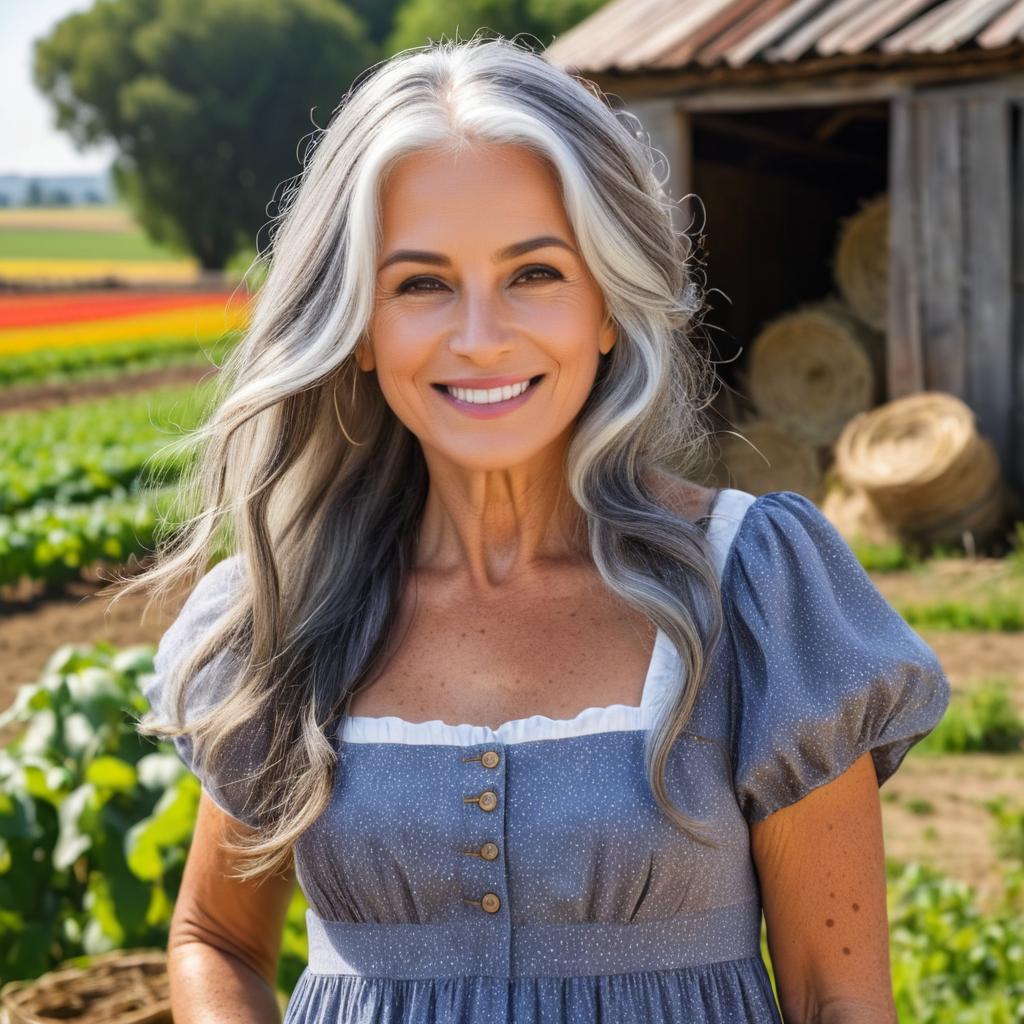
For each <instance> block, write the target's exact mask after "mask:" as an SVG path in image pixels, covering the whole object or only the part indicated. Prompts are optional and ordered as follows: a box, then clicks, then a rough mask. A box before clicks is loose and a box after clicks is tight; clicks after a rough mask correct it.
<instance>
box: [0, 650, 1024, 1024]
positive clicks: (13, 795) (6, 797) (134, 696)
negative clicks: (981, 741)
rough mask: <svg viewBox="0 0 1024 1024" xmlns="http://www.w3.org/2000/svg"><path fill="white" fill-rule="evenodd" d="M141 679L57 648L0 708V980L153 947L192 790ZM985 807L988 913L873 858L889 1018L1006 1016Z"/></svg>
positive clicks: (114, 662) (135, 667) (297, 964)
mask: <svg viewBox="0 0 1024 1024" xmlns="http://www.w3.org/2000/svg"><path fill="white" fill-rule="evenodd" d="M152 671H153V648H152V646H151V645H139V646H134V647H129V648H124V649H120V650H119V649H117V648H115V647H112V646H111V645H109V644H106V643H98V644H95V645H93V646H75V645H66V646H64V647H61V648H60V649H58V650H57V651H55V652H54V654H53V655H52V657H51V658H50V659H49V661H48V663H47V665H46V666H45V668H44V670H43V672H42V674H41V676H40V678H39V679H38V680H37V681H35V682H33V683H27V684H25V685H23V686H22V687H20V688H19V690H18V693H17V696H16V699H15V701H14V703H13V704H12V705H11V707H10V708H9V709H8V710H7V711H6V712H4V713H3V714H2V715H0V728H3V729H6V728H8V727H18V726H20V727H21V729H22V731H21V732H20V733H19V734H18V736H17V737H16V738H15V739H14V740H13V741H12V742H11V743H10V744H8V745H7V747H6V748H4V749H2V750H0V983H2V982H5V981H9V980H12V979H15V978H18V979H32V978H36V977H38V976H39V975H40V974H42V973H44V972H45V971H48V970H51V969H53V968H54V967H56V966H58V965H59V964H61V963H64V962H66V961H72V962H77V963H80V964H83V965H84V964H86V963H88V958H89V957H91V956H95V955H98V954H100V953H104V952H107V951H109V950H113V949H119V948H125V949H133V948H163V947H164V946H165V944H166V941H167V932H168V927H169V924H170V919H171V914H172V912H173V909H174V903H175V899H176V898H177V893H178V891H179V888H180V885H181V879H182V872H183V869H184V865H185V860H186V857H187V854H188V848H189V844H190V842H191V837H192V833H193V829H194V825H195V817H196V814H197V811H198V806H199V798H200V793H201V790H200V786H199V783H198V781H197V780H196V778H195V777H194V776H193V775H192V774H191V773H190V772H189V771H188V770H187V769H186V768H185V766H184V764H183V763H182V761H181V760H180V758H179V757H178V755H177V752H176V751H175V749H174V747H173V744H172V743H170V742H169V741H162V742H156V741H154V740H153V739H152V738H150V737H143V736H139V734H138V733H137V732H136V731H135V728H134V724H133V723H134V721H136V720H137V719H138V718H139V717H141V715H142V714H144V713H145V711H146V710H147V707H148V705H147V703H146V700H145V697H144V696H143V695H142V692H141V688H140V687H141V683H142V681H143V679H144V676H145V675H146V674H148V673H150V672H152ZM910 756H917V755H916V753H915V751H912V752H911V755H910ZM991 809H992V810H993V839H994V841H995V842H996V845H997V849H999V850H1000V851H1001V854H1002V855H1003V856H1004V857H1005V858H1006V860H1005V862H1004V867H1005V875H1004V883H1005V884H1004V886H1003V888H1002V893H1001V896H1000V901H999V902H998V904H997V905H996V906H995V907H994V909H990V910H989V911H987V912H986V913H984V914H983V913H982V912H981V911H980V910H979V909H978V906H977V901H976V898H975V894H974V892H973V890H972V889H971V888H970V887H968V886H966V885H964V884H963V883H961V882H958V881H954V880H952V879H950V878H948V877H945V876H943V875H942V874H940V873H938V872H937V871H935V870H933V869H931V868H928V867H926V866H924V865H921V864H917V863H911V864H897V863H895V862H892V861H890V862H889V863H888V864H887V877H888V907H889V921H890V940H891V941H890V945H891V953H892V966H893V980H894V988H895V993H896V999H897V1005H898V1007H899V1010H900V1019H901V1020H913V1021H915V1022H917V1024H954V1022H955V1024H1012V1022H1016V1021H1019V1020H1020V1019H1021V1013H1022V1008H1024V862H1022V857H1024V808H1020V807H1008V806H1007V805H1006V803H1005V801H1003V802H1002V803H1000V805H999V806H998V807H997V806H996V805H993V806H992V808H991ZM306 908H307V904H306V901H305V899H304V897H303V895H302V892H301V890H300V889H298V888H296V891H295V894H294V897H293V900H292V903H291V906H290V908H289V913H288V919H287V924H286V926H285V931H284V935H283V940H282V953H281V958H280V961H279V964H278V978H277V983H278V988H279V990H280V993H281V994H282V996H283V997H285V998H287V996H288V995H289V994H290V993H291V991H292V989H293V988H294V986H295V984H296V982H297V981H298V978H299V975H300V974H301V972H302V970H303V968H304V967H305V964H306V962H307V957H308V946H307V941H306V932H305V916H304V915H305V910H306ZM764 952H765V957H766V960H768V953H767V948H765V950H764ZM769 962H770V961H769Z"/></svg>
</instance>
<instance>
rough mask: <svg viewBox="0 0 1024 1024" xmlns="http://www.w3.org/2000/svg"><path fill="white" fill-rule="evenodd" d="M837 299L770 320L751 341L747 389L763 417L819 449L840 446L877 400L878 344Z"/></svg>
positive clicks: (827, 300)
mask: <svg viewBox="0 0 1024 1024" xmlns="http://www.w3.org/2000/svg"><path fill="white" fill-rule="evenodd" d="M871 334H872V332H870V331H869V329H868V328H866V327H865V326H864V325H863V324H862V323H861V322H860V321H859V320H858V319H857V318H856V317H855V316H854V315H853V314H852V313H851V312H850V310H849V308H848V307H847V306H846V305H845V303H843V302H841V301H840V300H839V299H836V298H835V297H829V298H827V299H822V300H819V301H817V302H813V303H808V304H806V305H804V306H802V307H800V308H799V309H796V310H794V311H792V312H790V313H786V314H784V315H783V316H781V317H778V318H777V319H775V320H773V321H772V322H771V323H769V324H768V326H767V327H765V328H764V329H763V330H762V331H761V332H760V334H758V335H757V337H756V338H755V339H754V342H753V345H752V349H751V353H750V358H749V362H748V365H747V370H746V377H745V381H744V386H745V389H746V391H747V393H748V394H749V395H750V398H751V400H752V401H753V402H754V405H755V406H756V407H757V410H758V412H759V413H760V415H761V416H763V417H765V418H767V419H771V420H774V421H775V422H776V423H778V424H779V426H780V427H781V428H782V429H783V430H785V431H786V432H787V433H788V434H791V435H792V436H793V437H795V438H798V439H799V440H803V441H807V442H809V443H810V444H814V445H828V444H831V443H832V442H833V441H835V439H836V437H838V435H839V432H840V430H842V429H843V426H844V425H845V424H846V422H847V421H848V420H849V419H850V417H851V416H854V415H856V414H857V413H859V412H862V411H863V410H865V409H869V408H871V406H872V405H874V404H875V402H876V401H877V400H878V398H879V397H880V394H879V392H880V382H881V379H882V378H881V375H880V374H879V373H878V372H876V370H875V366H876V363H878V362H879V361H880V358H881V346H880V344H879V342H878V340H877V339H876V338H873V337H871Z"/></svg>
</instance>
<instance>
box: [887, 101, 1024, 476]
mask: <svg viewBox="0 0 1024 1024" xmlns="http://www.w3.org/2000/svg"><path fill="white" fill-rule="evenodd" d="M1018 105H1019V104H1018ZM1014 111H1015V101H1014V97H1013V93H1012V92H1011V91H1010V89H1009V88H1006V89H1000V86H999V83H991V84H988V85H986V86H985V87H983V88H978V87H977V86H962V87H941V88H938V87H932V88H927V89H920V90H908V91H906V92H904V93H902V94H901V95H898V96H896V97H895V98H894V99H893V104H892V124H891V136H890V166H889V174H890V198H891V211H892V212H891V224H890V279H889V332H888V339H887V348H888V366H887V371H888V373H887V377H888V380H887V385H888V394H889V397H890V398H895V397H899V396H901V395H906V394H912V393H914V392H916V391H920V390H922V389H927V390H942V391H949V392H951V393H953V394H955V395H957V396H958V397H960V398H962V399H963V400H964V401H965V402H967V404H968V405H970V406H971V408H972V409H973V410H974V413H975V416H976V418H977V423H978V429H979V431H980V432H981V433H982V434H984V435H985V436H986V437H988V438H989V439H990V440H991V441H992V443H993V445H994V446H995V449H996V451H997V453H998V455H999V458H1000V461H1001V463H1002V465H1003V467H1004V470H1005V472H1006V474H1007V476H1008V477H1009V479H1010V480H1011V482H1012V483H1014V484H1015V485H1016V486H1018V487H1021V486H1024V457H1022V455H1021V453H1020V448H1021V444H1020V441H1021V426H1022V422H1024V412H1022V410H1021V403H1022V401H1024V385H1022V376H1024V371H1022V370H1021V369H1020V361H1021V353H1022V351H1024V340H1022V337H1021V330H1022V327H1021V309H1020V305H1021V301H1020V281H1019V274H1020V270H1019V268H1020V266H1021V262H1020V260H1021V250H1020V246H1021V244H1022V243H1021V234H1022V229H1021V223H1020V222H1021V207H1022V204H1024V194H1022V192H1021V190H1020V188H1019V185H1018V187H1017V188H1015V187H1014V174H1017V175H1018V181H1019V176H1020V174H1021V169H1020V156H1019V155H1018V156H1017V159H1014V153H1013V130H1012V117H1013V116H1014ZM1017 145H1018V149H1019V147H1020V142H1019V138H1018V143H1017ZM1015 223H1016V227H1015ZM1015 247H1016V256H1015ZM1015 266H1016V267H1017V268H1018V280H1017V284H1016V299H1015V286H1014V280H1013V276H1014V267H1015ZM1015 302H1016V311H1015Z"/></svg>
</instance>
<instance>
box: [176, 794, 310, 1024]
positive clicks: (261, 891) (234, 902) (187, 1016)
mask: <svg viewBox="0 0 1024 1024" xmlns="http://www.w3.org/2000/svg"><path fill="white" fill-rule="evenodd" d="M245 828H246V826H244V825H241V824H240V823H238V822H235V821H234V820H233V819H232V818H230V817H229V816H228V815H226V814H225V813H224V812H223V811H221V810H220V808H219V807H218V806H217V805H216V804H215V803H214V802H213V801H212V800H211V799H210V798H209V797H208V796H207V795H206V794H205V793H204V794H203V797H202V800H201V802H200V805H199V816H198V818H197V821H196V830H195V834H194V836H193V839H192V846H191V849H190V850H189V855H188V861H187V863H186V865H185V873H184V877H183V879H182V885H181V890H180V892H179V894H178V900H177V903H176V904H175V908H174V916H173V918H172V920H171V930H170V936H169V938H168V942H167V970H168V975H169V979H170V988H171V1010H172V1013H173V1016H174V1021H175V1024H280V1022H281V1010H280V1006H279V1004H278V999H277V990H276V977H277V961H278V957H279V955H280V951H281V936H282V932H283V930H284V922H285V917H286V915H287V911H288V904H289V903H290V902H291V896H292V892H293V888H294V881H295V875H294V871H290V872H288V873H287V874H285V875H275V876H273V877H267V878H264V879H262V880H261V881H260V882H259V883H255V882H245V883H243V882H237V881H234V880H232V879H231V878H230V877H229V874H230V867H231V861H230V858H229V855H228V854H227V852H226V851H225V850H224V849H223V848H222V845H221V841H222V839H223V837H224V836H225V835H226V834H227V832H228V830H230V829H239V830H244V829H245Z"/></svg>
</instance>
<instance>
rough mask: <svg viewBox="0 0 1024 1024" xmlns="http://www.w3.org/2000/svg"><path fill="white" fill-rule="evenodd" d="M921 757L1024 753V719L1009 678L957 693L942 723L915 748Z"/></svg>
mask: <svg viewBox="0 0 1024 1024" xmlns="http://www.w3.org/2000/svg"><path fill="white" fill-rule="evenodd" d="M914 750H915V751H916V752H917V753H919V754H970V753H989V754H1009V753H1019V752H1021V751H1022V750H1024V719H1022V718H1021V715H1020V712H1019V711H1018V710H1017V707H1016V704H1015V703H1014V699H1013V683H1012V681H1011V680H1010V679H1008V678H1003V677H998V678H993V679H986V680H984V681H983V682H981V683H980V684H979V685H977V686H975V687H972V689H971V690H970V691H969V692H967V693H966V694H960V693H956V692H954V693H953V695H952V699H951V700H950V703H949V707H948V708H947V709H946V713H945V714H944V715H943V716H942V720H941V721H940V722H939V724H938V725H937V726H936V727H935V728H934V729H933V730H932V731H931V732H930V733H929V734H928V735H927V736H925V737H924V739H922V740H920V741H919V742H918V743H917V745H916V746H915V747H914Z"/></svg>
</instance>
